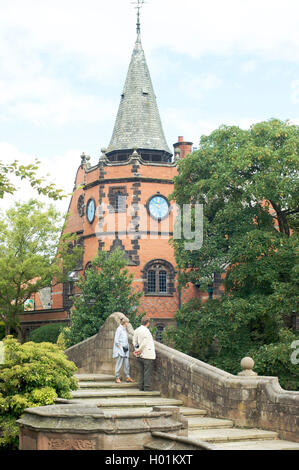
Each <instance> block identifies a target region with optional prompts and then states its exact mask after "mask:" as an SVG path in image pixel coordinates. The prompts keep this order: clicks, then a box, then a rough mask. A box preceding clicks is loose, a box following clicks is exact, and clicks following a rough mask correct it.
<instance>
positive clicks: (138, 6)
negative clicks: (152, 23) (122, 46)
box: [131, 0, 147, 38]
mask: <svg viewBox="0 0 299 470" xmlns="http://www.w3.org/2000/svg"><path fill="white" fill-rule="evenodd" d="M131 3H132V4H133V5H136V7H135V8H136V10H137V38H139V37H140V31H141V28H140V10H141V8H142V7H143V5H144V4H145V3H147V2H145V0H136V2H131Z"/></svg>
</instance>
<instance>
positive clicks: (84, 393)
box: [72, 388, 161, 399]
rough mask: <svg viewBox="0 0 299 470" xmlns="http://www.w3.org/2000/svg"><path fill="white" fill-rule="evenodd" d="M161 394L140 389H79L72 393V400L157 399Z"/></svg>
mask: <svg viewBox="0 0 299 470" xmlns="http://www.w3.org/2000/svg"><path fill="white" fill-rule="evenodd" d="M160 395H161V394H160V392H158V391H151V392H141V391H140V390H139V389H138V388H135V389H119V388H111V389H108V388H107V389H94V388H89V389H84V390H82V389H79V390H76V391H74V392H72V398H81V399H86V398H114V397H125V398H129V397H140V396H141V397H156V396H158V397H159V396H160Z"/></svg>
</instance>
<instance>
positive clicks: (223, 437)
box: [188, 428, 278, 443]
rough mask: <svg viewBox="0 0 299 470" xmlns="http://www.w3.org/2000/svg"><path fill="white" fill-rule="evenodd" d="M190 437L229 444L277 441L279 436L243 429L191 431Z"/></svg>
mask: <svg viewBox="0 0 299 470" xmlns="http://www.w3.org/2000/svg"><path fill="white" fill-rule="evenodd" d="M188 436H189V437H190V438H191V439H199V440H201V441H205V442H212V443H216V442H217V443H218V442H227V441H242V440H243V441H248V440H249V439H254V440H266V439H272V440H273V439H277V438H278V434H277V433H276V432H272V431H263V430H262V429H241V428H226V429H218V428H216V429H195V430H193V429H190V430H189V433H188Z"/></svg>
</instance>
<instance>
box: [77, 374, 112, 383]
mask: <svg viewBox="0 0 299 470" xmlns="http://www.w3.org/2000/svg"><path fill="white" fill-rule="evenodd" d="M74 377H75V378H76V379H77V380H79V381H81V382H108V381H109V382H110V381H115V375H114V374H74Z"/></svg>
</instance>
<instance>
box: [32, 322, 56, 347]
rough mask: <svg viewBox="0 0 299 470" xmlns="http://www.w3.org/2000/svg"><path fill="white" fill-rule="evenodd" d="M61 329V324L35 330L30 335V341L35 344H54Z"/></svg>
mask: <svg viewBox="0 0 299 470" xmlns="http://www.w3.org/2000/svg"><path fill="white" fill-rule="evenodd" d="M62 328H63V325H62V324H61V323H52V324H51V325H44V326H41V327H40V328H36V330H34V331H32V332H31V333H30V337H29V338H30V341H34V342H35V343H44V342H47V343H53V344H55V343H56V342H57V338H58V336H59V334H60V332H61V330H62Z"/></svg>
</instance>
